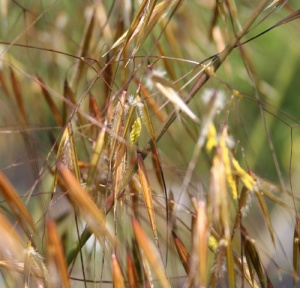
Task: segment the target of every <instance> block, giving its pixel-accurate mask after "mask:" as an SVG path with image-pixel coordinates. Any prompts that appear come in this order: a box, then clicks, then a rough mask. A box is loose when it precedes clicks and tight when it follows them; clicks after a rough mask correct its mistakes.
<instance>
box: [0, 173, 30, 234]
mask: <svg viewBox="0 0 300 288" xmlns="http://www.w3.org/2000/svg"><path fill="white" fill-rule="evenodd" d="M0 193H1V194H2V195H3V197H4V199H5V201H6V203H7V204H8V206H9V207H10V209H11V211H12V213H13V214H14V216H15V217H16V219H17V221H18V222H19V224H20V225H21V227H22V228H23V230H24V231H25V232H26V233H27V234H28V235H30V232H29V231H28V228H27V225H29V227H30V229H31V230H32V231H35V224H34V221H33V219H32V217H31V215H30V213H29V212H28V210H27V208H26V207H25V205H24V204H23V203H22V201H21V200H20V198H19V196H18V194H17V192H16V191H15V189H14V188H13V186H12V185H11V184H10V182H9V181H8V179H7V178H6V177H5V176H4V174H3V173H2V172H1V171H0Z"/></svg>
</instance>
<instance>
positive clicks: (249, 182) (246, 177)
mask: <svg viewBox="0 0 300 288" xmlns="http://www.w3.org/2000/svg"><path fill="white" fill-rule="evenodd" d="M231 163H232V166H233V167H234V169H235V172H236V173H237V175H238V176H239V177H240V179H241V181H242V182H243V184H244V185H245V186H246V187H247V188H248V189H249V190H251V191H252V190H254V188H255V186H256V184H257V183H256V180H255V179H254V178H253V177H252V176H251V175H250V174H248V173H247V172H246V171H245V170H244V169H243V168H242V167H241V166H240V164H239V162H238V161H237V160H236V159H234V158H232V160H231Z"/></svg>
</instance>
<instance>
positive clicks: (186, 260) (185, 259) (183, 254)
mask: <svg viewBox="0 0 300 288" xmlns="http://www.w3.org/2000/svg"><path fill="white" fill-rule="evenodd" d="M172 236H173V240H174V243H175V247H176V250H177V253H178V255H179V258H180V261H181V263H182V266H183V268H184V270H185V272H186V274H189V272H190V255H189V253H188V251H187V249H186V247H185V246H184V244H183V242H182V241H181V240H180V239H179V237H178V236H177V235H176V233H175V232H174V231H172Z"/></svg>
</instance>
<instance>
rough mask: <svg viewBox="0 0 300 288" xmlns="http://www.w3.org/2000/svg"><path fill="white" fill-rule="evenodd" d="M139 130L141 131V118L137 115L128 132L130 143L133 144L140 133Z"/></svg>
mask: <svg viewBox="0 0 300 288" xmlns="http://www.w3.org/2000/svg"><path fill="white" fill-rule="evenodd" d="M141 131H142V123H141V118H140V117H138V118H137V119H136V120H135V121H134V123H133V125H132V129H131V132H130V144H131V145H133V144H135V143H136V142H137V141H138V139H139V137H140V135H141Z"/></svg>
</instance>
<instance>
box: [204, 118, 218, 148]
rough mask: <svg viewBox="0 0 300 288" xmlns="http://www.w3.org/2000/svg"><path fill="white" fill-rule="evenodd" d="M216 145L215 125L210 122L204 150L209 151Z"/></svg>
mask: <svg viewBox="0 0 300 288" xmlns="http://www.w3.org/2000/svg"><path fill="white" fill-rule="evenodd" d="M217 145H218V140H217V131H216V128H215V125H214V124H213V123H212V124H211V125H210V126H209V129H208V133H207V143H206V150H207V151H208V152H210V151H211V150H212V149H213V148H214V147H216V146H217Z"/></svg>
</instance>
